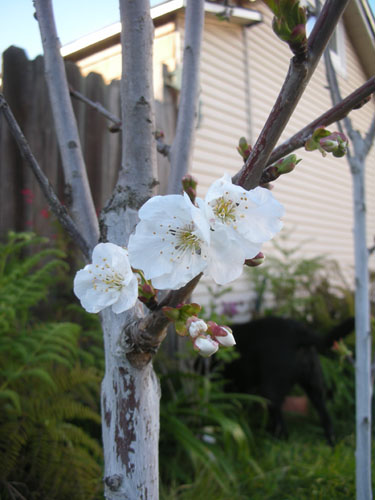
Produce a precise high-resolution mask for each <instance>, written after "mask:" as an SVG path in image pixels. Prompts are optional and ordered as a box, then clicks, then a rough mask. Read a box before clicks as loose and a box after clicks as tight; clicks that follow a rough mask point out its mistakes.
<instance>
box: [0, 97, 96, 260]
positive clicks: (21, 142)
mask: <svg viewBox="0 0 375 500" xmlns="http://www.w3.org/2000/svg"><path fill="white" fill-rule="evenodd" d="M0 108H1V110H2V112H3V114H4V117H5V119H6V121H7V123H8V126H9V129H10V132H11V134H12V136H13V138H14V140H15V141H16V143H17V146H18V149H19V151H20V153H21V155H22V157H23V158H24V159H25V161H26V162H27V164H28V165H29V167H30V168H31V170H32V171H33V173H34V175H35V177H36V179H37V181H38V183H39V185H40V188H41V190H42V192H43V194H44V196H45V198H46V200H47V202H48V204H49V207H50V209H51V211H52V212H53V213H54V215H55V216H56V218H57V219H58V221H59V222H60V224H61V225H62V227H63V228H64V229H65V230H66V232H67V233H68V234H69V235H70V237H71V238H72V240H73V241H74V242H75V243H76V244H77V245H78V247H79V248H80V249H81V251H82V253H83V255H84V256H85V258H86V259H87V260H89V259H90V258H91V252H90V247H89V245H88V243H87V241H86V240H85V239H84V237H83V236H82V234H81V233H80V232H79V231H78V229H77V226H76V225H75V223H74V222H73V219H72V218H71V217H70V215H69V214H68V212H67V210H66V208H65V207H64V205H62V203H61V202H60V200H59V199H58V197H57V196H56V193H55V192H54V190H53V187H52V186H51V184H50V182H49V180H48V179H47V177H46V176H45V175H44V172H43V171H42V169H41V168H40V166H39V164H38V162H37V161H36V159H35V158H34V155H33V154H32V152H31V149H30V146H29V144H28V142H27V141H26V138H25V136H24V135H23V133H22V130H21V129H20V127H19V125H18V123H17V121H16V119H15V117H14V115H13V113H12V111H11V109H10V108H9V105H8V103H7V102H6V100H5V99H4V96H3V95H2V94H0Z"/></svg>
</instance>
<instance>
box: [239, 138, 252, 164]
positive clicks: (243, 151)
mask: <svg viewBox="0 0 375 500" xmlns="http://www.w3.org/2000/svg"><path fill="white" fill-rule="evenodd" d="M251 150H252V147H251V146H250V144H248V142H247V140H246V138H245V137H241V139H240V140H239V141H238V146H237V151H238V152H239V153H240V155H241V156H242V158H243V159H244V161H246V160H247V159H248V158H249V156H250V153H251Z"/></svg>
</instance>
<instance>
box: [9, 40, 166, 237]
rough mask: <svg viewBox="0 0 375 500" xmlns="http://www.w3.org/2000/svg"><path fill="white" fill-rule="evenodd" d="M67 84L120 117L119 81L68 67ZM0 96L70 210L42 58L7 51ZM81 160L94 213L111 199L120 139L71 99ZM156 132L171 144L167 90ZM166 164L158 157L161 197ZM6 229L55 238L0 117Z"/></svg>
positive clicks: (159, 105) (38, 194) (42, 203)
mask: <svg viewBox="0 0 375 500" xmlns="http://www.w3.org/2000/svg"><path fill="white" fill-rule="evenodd" d="M66 72H67V77H68V81H69V83H70V85H71V86H72V87H73V88H74V89H75V90H78V91H79V92H81V93H82V94H84V95H85V96H86V97H88V98H89V99H91V100H93V101H97V102H100V103H101V104H102V105H103V106H104V107H105V108H107V109H108V110H109V111H111V112H112V113H113V114H114V115H116V116H119V117H120V82H119V81H113V82H111V83H110V84H109V85H106V84H105V83H104V81H103V79H102V78H101V76H100V75H98V74H94V73H91V74H89V75H88V76H87V77H86V78H84V77H82V76H81V74H80V71H79V68H78V67H77V66H76V65H75V64H73V63H71V62H67V63H66ZM3 94H4V96H5V99H6V100H7V101H8V103H9V105H10V107H11V109H12V111H13V113H14V115H15V117H16V119H17V121H18V123H19V125H20V127H21V129H22V131H23V133H24V135H25V137H26V139H27V140H28V142H29V144H30V146H31V149H32V151H33V153H34V156H35V158H36V159H37V161H38V162H39V164H40V166H41V168H42V169H43V171H44V172H45V174H46V175H47V176H48V178H49V180H50V182H51V183H52V185H53V186H54V188H55V190H56V192H57V194H58V196H59V198H60V199H61V200H62V201H63V202H64V203H65V204H66V205H67V206H68V205H69V200H68V198H67V196H65V193H64V176H63V171H62V166H61V159H60V155H59V151H58V146H57V141H56V134H55V129H54V124H53V118H52V113H51V109H50V105H49V99H48V90H47V86H46V83H45V79H44V68H43V57H41V56H39V57H37V58H36V59H35V60H33V61H29V60H28V59H27V57H26V55H25V52H24V51H23V50H22V49H19V48H16V47H10V48H9V49H7V51H5V52H4V54H3ZM73 108H74V112H75V115H76V119H77V123H78V129H79V134H80V138H81V143H82V149H83V154H84V159H85V162H86V168H87V172H88V177H89V182H90V186H91V189H92V192H93V196H94V203H95V207H96V209H97V211H100V210H101V209H102V208H103V207H104V206H105V203H106V200H107V199H108V198H109V196H110V194H111V192H112V189H113V187H114V185H115V182H116V179H117V174H118V170H119V167H120V162H121V134H120V133H111V132H110V131H109V126H110V125H111V123H110V122H108V120H107V119H106V118H104V117H103V116H102V115H100V114H99V113H98V112H97V111H96V110H94V109H93V108H91V107H90V106H87V105H86V104H84V103H82V102H80V101H77V100H75V99H73ZM156 124H157V125H156V128H157V129H159V130H163V131H164V133H165V134H166V138H167V140H170V139H171V135H172V134H173V130H174V125H175V105H174V100H173V99H172V98H171V95H170V94H169V93H168V89H166V100H165V102H163V103H161V102H157V103H156ZM167 169H168V166H167V163H166V160H165V159H163V157H161V155H158V170H159V182H160V186H159V190H160V192H161V193H162V192H164V190H165V183H166V179H167V176H168V171H167ZM8 230H15V231H25V230H33V231H35V232H36V233H38V234H42V235H47V236H53V234H54V233H55V232H56V227H55V225H54V224H53V217H51V216H50V215H49V212H48V207H47V203H46V201H45V199H44V198H43V195H42V193H41V191H40V189H39V186H38V184H37V182H36V181H35V179H34V178H33V175H32V172H31V171H30V169H29V167H28V166H27V165H26V163H25V162H24V160H23V159H22V158H21V156H20V154H19V152H18V150H17V147H16V145H15V143H14V140H13V138H12V137H11V136H10V133H9V130H8V127H7V124H6V123H5V121H4V119H3V117H1V116H0V237H3V236H4V235H5V234H6V233H7V232H8Z"/></svg>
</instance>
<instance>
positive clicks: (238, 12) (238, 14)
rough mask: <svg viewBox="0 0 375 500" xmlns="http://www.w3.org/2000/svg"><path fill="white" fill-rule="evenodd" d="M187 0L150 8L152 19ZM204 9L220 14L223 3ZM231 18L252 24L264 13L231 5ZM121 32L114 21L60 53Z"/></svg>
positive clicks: (84, 46) (165, 13) (206, 6)
mask: <svg viewBox="0 0 375 500" xmlns="http://www.w3.org/2000/svg"><path fill="white" fill-rule="evenodd" d="M186 3H187V0H167V1H166V2H164V3H161V4H159V5H156V6H155V7H152V8H151V9H150V11H151V17H152V19H158V18H159V17H162V16H165V15H167V14H171V13H173V12H176V11H177V10H180V9H182V8H185V7H186ZM204 10H205V11H206V12H208V13H211V14H218V13H220V12H223V10H224V7H223V5H219V4H214V3H211V2H205V4H204ZM230 13H231V19H232V20H233V21H234V22H237V23H240V24H244V25H246V24H251V23H254V22H260V21H262V15H261V13H260V12H257V11H255V10H248V9H242V8H240V7H230ZM120 33H121V23H120V22H118V23H114V24H111V25H109V26H106V27H105V28H102V29H100V30H98V31H94V32H93V33H90V34H89V35H85V36H83V37H81V38H79V39H78V40H75V41H74V42H71V43H68V44H66V45H64V46H63V47H61V49H60V53H61V55H62V56H63V57H66V56H68V55H70V54H73V53H74V52H78V51H80V50H82V49H84V48H86V47H89V46H90V45H94V44H96V43H98V42H102V41H103V40H105V39H106V38H110V37H111V36H115V35H119V34H120Z"/></svg>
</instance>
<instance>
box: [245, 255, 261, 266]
mask: <svg viewBox="0 0 375 500" xmlns="http://www.w3.org/2000/svg"><path fill="white" fill-rule="evenodd" d="M265 259H266V258H265V256H264V254H263V252H259V253H258V254H257V255H256V256H255V257H253V258H252V259H246V260H245V266H249V267H258V266H260V265H261V264H263V262H264V261H265Z"/></svg>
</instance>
